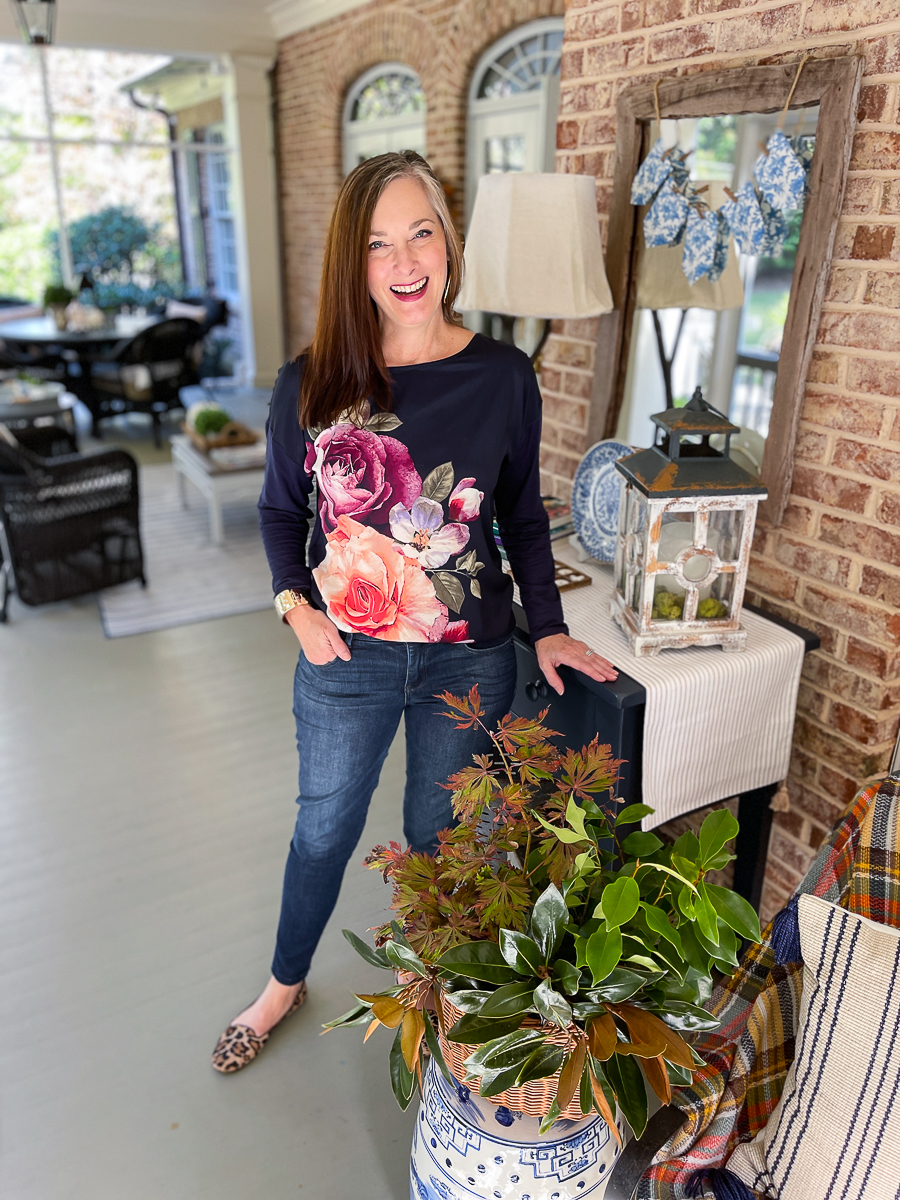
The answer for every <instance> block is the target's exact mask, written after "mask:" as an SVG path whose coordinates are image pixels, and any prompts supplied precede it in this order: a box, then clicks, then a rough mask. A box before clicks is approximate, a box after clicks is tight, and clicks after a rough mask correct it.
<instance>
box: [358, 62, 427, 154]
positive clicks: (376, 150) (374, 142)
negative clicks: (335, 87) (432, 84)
mask: <svg viewBox="0 0 900 1200" xmlns="http://www.w3.org/2000/svg"><path fill="white" fill-rule="evenodd" d="M388 150H418V152H419V153H420V154H424V153H425V93H424V92H423V91H422V84H421V83H420V82H419V77H418V75H417V74H416V73H415V71H413V70H412V69H411V68H410V67H407V66H404V65H403V63H379V64H378V66H377V67H372V69H371V70H369V71H366V73H365V74H364V75H361V76H360V77H359V79H357V81H356V83H354V84H353V86H352V87H351V88H350V91H349V92H348V93H347V99H346V101H345V102H344V174H345V175H346V174H348V173H349V172H350V171H352V170H353V168H354V167H355V166H357V165H358V164H359V163H361V162H364V161H365V160H366V159H367V158H373V157H374V156H375V155H376V154H386V153H387V151H388Z"/></svg>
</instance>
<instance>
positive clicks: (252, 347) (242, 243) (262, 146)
mask: <svg viewBox="0 0 900 1200" xmlns="http://www.w3.org/2000/svg"><path fill="white" fill-rule="evenodd" d="M228 61H229V63H230V66H231V70H230V72H229V73H228V75H227V77H226V79H225V88H224V91H223V94H222V105H223V109H224V116H225V131H226V132H225V136H226V140H227V143H228V145H229V146H232V147H234V155H233V158H232V166H233V174H232V193H233V194H232V204H233V206H234V216H235V240H236V245H237V259H238V264H237V265H238V281H239V284H240V292H241V322H242V329H243V342H244V345H243V347H242V349H243V355H244V373H245V381H246V382H247V383H249V384H253V385H254V386H255V387H262V388H269V387H271V386H272V384H273V383H274V382H275V376H276V375H277V373H278V369H279V367H280V366H281V365H282V363H283V362H284V338H283V315H282V313H283V309H282V296H281V248H280V246H279V243H278V207H277V206H278V193H277V188H276V182H275V146H274V131H273V129H272V121H271V110H270V106H271V99H270V94H269V78H268V72H269V71H270V69H271V67H272V65H273V63H274V58H270V57H269V56H268V55H257V54H232V55H230V56H229V60H228Z"/></svg>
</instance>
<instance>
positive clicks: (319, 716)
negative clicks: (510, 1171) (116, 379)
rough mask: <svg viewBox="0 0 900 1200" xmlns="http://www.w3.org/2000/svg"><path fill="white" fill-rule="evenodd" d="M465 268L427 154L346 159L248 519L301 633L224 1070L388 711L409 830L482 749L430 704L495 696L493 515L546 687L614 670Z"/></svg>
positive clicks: (217, 1056)
mask: <svg viewBox="0 0 900 1200" xmlns="http://www.w3.org/2000/svg"><path fill="white" fill-rule="evenodd" d="M523 253H527V247H523ZM461 277H462V249H461V246H460V242H459V238H458V236H457V234H456V231H455V229H454V227H453V223H452V221H451V219H450V214H449V211H448V209H447V203H446V200H445V197H444V193H443V190H442V188H441V186H440V184H439V183H438V181H437V179H436V178H435V176H434V174H433V173H432V171H431V169H430V167H429V166H428V164H427V163H426V162H425V160H424V159H423V158H421V157H420V156H419V155H418V154H416V153H414V152H413V151H404V152H403V153H402V154H396V153H392V154H383V155H380V156H379V157H377V158H373V159H369V160H368V161H367V162H364V163H361V164H360V166H358V167H357V168H356V169H355V170H354V171H353V172H352V173H351V174H350V175H349V176H348V177H347V179H346V181H345V182H344V186H343V188H342V189H341V193H340V196H339V197H338V202H337V206H336V208H335V211H334V215H333V217H332V220H331V227H330V229H329V233H328V241H327V245H326V249H325V262H324V268H323V273H322V289H321V300H320V308H319V315H318V321H317V325H316V333H315V337H314V338H313V342H312V346H311V347H310V349H309V351H308V352H307V354H305V355H303V356H301V358H300V359H299V360H298V361H296V362H292V363H289V364H288V365H287V366H285V367H284V368H283V370H282V371H281V373H280V375H279V377H278V381H277V383H276V385H275V391H274V394H273V396H272V404H271V409H270V414H269V423H268V450H267V456H266V475H265V482H264V484H263V491H262V496H261V498H260V502H259V508H260V523H261V527H262V534H263V541H264V543H265V548H266V553H267V555H268V559H269V563H270V566H271V568H272V574H273V582H274V588H275V592H276V593H277V595H276V607H277V608H278V610H279V611H280V612H281V613H282V616H283V619H284V620H286V621H287V622H288V624H289V625H290V626H291V628H292V629H293V631H294V633H295V634H296V635H297V638H298V640H299V642H300V648H301V654H300V658H299V662H298V664H297V672H296V676H295V681H294V716H295V718H296V722H297V745H298V748H299V751H300V795H299V798H298V805H299V812H298V816H297V825H296V830H295V832H294V837H293V840H292V842H291V847H290V853H289V855H288V861H287V867H286V870H285V877H284V891H283V895H282V905H281V918H280V922H279V926H278V935H277V941H276V950H275V959H274V962H273V965H272V976H271V978H270V979H269V982H268V984H267V985H266V987H265V990H264V991H263V992H262V994H261V995H260V996H259V998H258V999H257V1000H255V1001H254V1002H253V1004H251V1005H250V1007H249V1008H247V1009H245V1010H244V1011H243V1012H242V1013H240V1014H239V1015H238V1016H237V1017H235V1019H234V1022H233V1023H232V1024H231V1025H230V1026H229V1027H228V1029H227V1030H226V1031H225V1033H224V1034H223V1035H222V1037H221V1038H220V1039H219V1042H218V1045H217V1046H216V1049H215V1051H214V1053H213V1065H214V1066H215V1067H216V1069H217V1070H220V1071H224V1072H231V1071H236V1070H239V1069H240V1068H241V1067H243V1066H245V1065H246V1064H247V1063H248V1062H250V1061H252V1059H253V1058H255V1057H256V1055H257V1054H258V1053H259V1051H260V1049H261V1048H262V1046H263V1045H264V1044H265V1042H266V1040H267V1039H268V1036H269V1032H270V1031H271V1030H272V1029H273V1028H274V1027H275V1026H276V1025H277V1024H278V1023H279V1021H281V1020H282V1019H283V1018H284V1017H285V1016H286V1015H288V1014H289V1013H291V1012H293V1011H294V1010H295V1009H296V1008H298V1007H299V1006H300V1004H302V1002H303V1000H304V999H305V997H306V984H305V982H304V981H305V978H306V973H307V971H308V969H309V964H310V960H311V957H312V954H313V951H314V950H315V947H316V944H317V942H318V940H319V937H320V936H321V933H322V930H323V929H324V927H325V924H326V922H327V920H328V918H329V916H330V915H331V912H332V909H333V908H334V905H335V902H336V901H337V897H338V891H339V889H340V884H341V879H342V877H343V873H344V868H345V866H346V863H347V861H348V859H349V857H350V855H351V854H352V853H353V850H354V848H355V846H356V844H357V842H358V840H359V837H360V835H361V833H362V829H363V825H364V823H365V817H366V811H367V809H368V805H369V800H370V799H371V796H372V792H373V791H374V789H375V786H376V784H377V783H378V776H379V772H380V770H381V765H382V763H383V762H384V759H385V757H386V755H387V752H388V749H389V747H390V745H391V742H392V740H393V737H394V734H395V732H396V730H397V726H398V724H399V721H400V717H401V715H403V716H404V717H405V722H406V757H407V779H406V791H405V795H404V800H403V822H404V825H403V828H404V835H405V837H406V840H407V842H408V843H409V844H410V845H411V846H412V847H413V848H414V849H416V850H421V851H428V852H433V851H434V850H435V849H436V847H437V833H438V831H439V830H441V829H444V828H446V827H447V826H448V825H450V824H452V812H451V808H450V803H449V793H448V792H447V791H446V790H445V789H443V788H442V787H441V786H440V781H446V779H447V777H448V776H449V775H450V774H452V773H453V772H454V771H456V770H459V769H460V768H461V767H462V766H464V765H465V764H466V763H467V762H469V761H470V756H471V755H472V754H473V753H479V752H483V751H484V750H485V749H486V748H487V746H486V742H485V739H484V737H483V735H480V734H479V733H478V731H460V730H456V729H454V727H453V725H452V724H451V723H450V722H449V721H446V720H438V719H436V714H437V713H438V711H439V710H440V709H441V708H442V707H443V706H442V705H441V703H440V701H439V700H438V699H437V696H436V693H439V692H443V691H445V690H449V691H451V692H453V693H455V694H460V693H465V692H468V691H469V689H470V688H471V686H472V685H473V684H476V683H477V684H478V688H479V692H480V695H481V699H482V703H483V706H484V709H485V719H486V722H487V723H488V724H489V725H490V724H493V723H494V722H495V721H496V720H497V719H498V718H499V717H501V716H502V715H503V714H505V713H506V712H508V711H509V707H510V704H511V702H512V698H513V693H514V688H515V677H516V661H515V651H514V648H513V645H512V642H511V636H512V629H513V626H514V620H513V615H512V603H511V601H512V581H511V580H510V578H509V576H508V575H506V574H504V572H503V571H502V569H501V561H500V556H499V554H498V551H497V546H496V543H495V540H494V537H493V517H494V513H496V516H497V521H498V523H499V527H500V531H501V535H502V538H503V544H504V547H505V549H506V552H507V554H508V556H509V561H510V564H511V566H512V569H513V571H514V573H515V577H516V580H517V582H518V584H519V588H520V591H521V596H522V603H523V605H524V608H525V612H526V614H527V617H528V621H529V628H530V630H531V636H532V639H533V640H534V644H535V648H536V650H537V656H538V662H539V664H540V666H541V669H542V670H543V672H544V675H545V676H546V678H547V680H548V682H549V683H550V684H551V686H553V687H554V688H555V689H556V691H557V692H559V693H560V694H561V693H562V690H563V685H562V682H561V680H560V678H559V675H558V674H557V671H556V667H557V666H559V665H560V664H561V663H566V664H568V665H570V666H573V667H577V668H578V669H579V670H581V671H584V672H585V673H586V674H588V675H591V676H592V677H593V678H594V679H601V680H603V679H614V678H615V675H616V672H615V670H614V669H613V668H612V666H611V665H610V664H609V663H608V662H606V660H605V659H603V658H601V657H600V656H599V655H595V654H594V653H593V651H591V650H590V649H588V647H587V646H586V645H585V644H584V643H583V642H578V641H575V640H573V639H572V638H570V637H569V636H568V632H567V629H566V625H565V622H564V621H563V616H562V607H561V605H560V600H559V593H558V591H557V589H556V585H555V583H554V572H553V560H552V557H551V553H550V540H549V532H548V522H547V517H546V514H545V511H544V508H543V505H542V503H541V498H540V485H539V472H538V450H539V445H540V431H541V420H540V393H539V391H538V387H537V381H536V379H535V375H534V371H533V370H532V368H531V364H530V363H529V361H528V359H527V357H526V356H525V355H524V354H522V353H521V352H520V351H519V350H516V349H515V348H514V347H511V346H507V345H503V344H501V343H499V342H494V341H492V340H491V339H490V338H486V337H484V336H482V335H481V334H475V335H474V336H473V335H472V333H470V332H469V331H468V330H466V329H464V328H462V327H461V326H460V325H459V324H458V323H457V322H456V320H454V316H453V304H454V301H455V299H456V296H457V293H458V291H459V287H460V283H461ZM314 486H315V488H316V492H317V508H316V514H315V524H314V528H313V536H312V539H311V541H310V543H309V547H308V549H307V534H308V530H309V524H310V521H311V520H312V519H313V513H312V508H311V502H310V497H311V495H312V492H313V488H314Z"/></svg>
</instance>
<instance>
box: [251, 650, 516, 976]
mask: <svg viewBox="0 0 900 1200" xmlns="http://www.w3.org/2000/svg"><path fill="white" fill-rule="evenodd" d="M344 638H345V641H346V643H347V646H348V647H349V649H350V654H351V658H350V661H349V662H345V661H344V660H343V659H340V658H335V659H334V660H333V661H332V662H330V663H326V664H325V666H321V667H317V666H314V665H313V664H312V663H310V662H308V661H307V660H306V658H305V657H304V656H303V655H302V654H301V655H300V661H299V662H298V663H297V672H296V675H295V676H294V717H295V719H296V722H297V748H298V750H299V752H300V795H299V796H298V798H297V804H298V808H299V811H298V813H297V825H296V828H295V830H294V836H293V839H292V841H291V848H290V852H289V854H288V860H287V866H286V868H285V872H284V890H283V892H282V898H281V918H280V920H279V923H278V936H277V941H276V946H275V959H274V961H273V963H272V974H273V975H274V976H275V978H276V979H277V980H278V981H279V983H284V984H294V983H299V982H300V980H301V979H304V978H305V977H306V973H307V971H308V970H309V964H310V960H311V959H312V956H313V951H314V950H315V948H316V945H317V944H318V941H319V938H320V937H321V936H322V931H323V929H324V928H325V925H326V923H327V921H328V918H329V917H330V916H331V913H332V911H333V909H334V906H335V904H336V903H337V898H338V892H339V891H340V887H341V880H342V878H343V875H344V868H345V867H346V865H347V861H348V860H349V858H350V855H351V854H352V853H353V851H354V850H355V848H356V845H357V842H358V841H359V839H360V835H361V834H362V831H363V826H364V825H365V822H366V813H367V811H368V808H369V801H370V800H371V798H372V793H373V792H374V791H375V787H376V785H377V784H378V777H379V775H380V773H381V766H382V763H383V762H384V760H385V758H386V757H387V752H388V750H389V749H390V745H391V742H392V741H393V740H394V735H395V733H396V732H397V726H398V725H399V724H400V717H401V715H402V714H404V715H405V717H406V790H405V792H404V796H403V833H404V837H405V838H406V841H407V844H408V845H410V846H412V848H413V849H414V850H422V851H426V852H428V853H434V851H435V850H436V848H437V833H438V831H439V830H441V829H446V828H447V827H448V826H450V825H452V824H453V823H454V822H453V813H452V809H451V806H450V793H449V792H448V791H446V790H445V789H444V788H442V787H441V786H440V784H441V783H446V781H447V777H448V776H449V775H452V774H453V772H454V771H458V770H460V769H461V768H462V767H464V766H467V765H468V764H469V763H470V762H471V756H472V755H473V754H483V753H485V751H486V750H487V749H488V746H489V743H488V739H487V735H486V734H484V733H483V732H482V731H481V730H480V729H475V730H471V729H466V730H462V729H457V728H456V725H455V722H453V721H451V720H449V719H448V718H447V717H441V716H439V715H438V714H439V713H440V712H441V710H442V709H443V708H444V705H443V704H442V703H441V701H440V700H438V699H437V698H436V695H435V693H437V692H443V691H450V692H452V693H453V694H454V695H457V696H459V695H465V694H466V693H467V692H468V691H469V688H470V687H471V686H472V684H473V683H477V684H478V690H479V693H480V695H481V699H482V704H483V706H484V708H485V710H486V722H485V723H486V724H487V725H488V727H489V728H492V727H493V725H494V724H495V723H496V721H497V720H498V719H499V718H500V717H502V716H503V715H504V714H505V713H507V712H509V709H510V706H511V704H512V700H513V695H514V693H515V683H516V655H515V649H514V647H513V645H512V640H511V639H509V640H507V641H506V642H503V643H501V644H500V645H498V646H492V647H490V648H488V649H476V648H474V647H470V646H467V645H465V644H462V643H452V642H438V643H419V642H385V641H380V640H378V639H377V638H371V637H367V636H366V635H365V634H359V633H355V634H346V635H344Z"/></svg>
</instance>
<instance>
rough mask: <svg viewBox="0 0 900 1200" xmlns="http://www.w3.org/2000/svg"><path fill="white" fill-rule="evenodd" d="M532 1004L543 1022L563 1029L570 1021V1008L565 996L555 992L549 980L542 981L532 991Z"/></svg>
mask: <svg viewBox="0 0 900 1200" xmlns="http://www.w3.org/2000/svg"><path fill="white" fill-rule="evenodd" d="M534 1003H535V1005H536V1007H537V1010H538V1012H539V1013H540V1014H541V1016H542V1017H543V1018H544V1020H545V1021H552V1022H553V1024H554V1025H558V1026H559V1027H560V1029H565V1028H566V1026H567V1025H568V1024H569V1022H570V1021H571V1020H572V1006H571V1005H570V1004H569V1002H568V1000H567V999H566V998H565V996H563V995H561V994H560V993H559V992H557V991H555V990H554V988H553V986H552V984H551V983H550V980H549V979H545V980H543V981H542V982H541V983H539V984H538V986H537V987H536V988H535V989H534Z"/></svg>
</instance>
